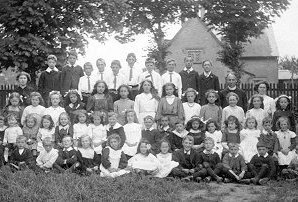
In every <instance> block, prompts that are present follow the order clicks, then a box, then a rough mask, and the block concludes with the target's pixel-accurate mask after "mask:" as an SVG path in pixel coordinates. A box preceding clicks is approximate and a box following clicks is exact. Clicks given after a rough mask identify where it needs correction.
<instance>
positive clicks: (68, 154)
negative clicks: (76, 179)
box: [53, 136, 78, 173]
mask: <svg viewBox="0 0 298 202" xmlns="http://www.w3.org/2000/svg"><path fill="white" fill-rule="evenodd" d="M62 145H63V149H61V150H59V152H58V158H57V160H56V162H55V163H54V165H53V168H55V169H57V170H58V171H59V172H61V173H63V172H65V171H71V172H72V171H74V170H75V168H76V167H78V161H77V151H76V150H74V148H73V147H72V137H70V136H64V137H63V138H62Z"/></svg>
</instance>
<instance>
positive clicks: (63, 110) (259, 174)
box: [0, 53, 298, 184]
mask: <svg viewBox="0 0 298 202" xmlns="http://www.w3.org/2000/svg"><path fill="white" fill-rule="evenodd" d="M76 59H77V55H76V54H75V53H71V54H70V55H69V58H68V61H69V65H67V66H65V67H63V69H62V71H59V70H58V69H57V68H56V67H55V65H56V61H57V58H56V57H55V56H53V55H50V56H49V57H48V59H47V64H48V68H47V69H46V70H45V71H43V72H42V73H41V75H40V77H39V83H38V91H33V92H30V89H29V87H28V86H26V83H27V81H28V80H29V78H30V77H29V75H28V74H27V73H25V72H21V73H20V74H19V76H18V78H17V79H18V81H19V83H20V87H19V88H21V90H22V92H19V93H18V92H13V93H11V94H10V96H9V100H8V105H7V106H6V107H5V108H4V109H3V110H2V113H1V114H2V115H1V116H0V141H1V142H0V143H1V146H0V165H4V164H6V165H9V166H10V168H11V169H12V170H13V171H17V170H23V169H26V168H29V169H32V170H34V171H35V172H58V173H64V172H77V173H80V174H91V173H97V174H99V175H100V176H102V177H111V178H114V177H118V176H121V175H125V174H129V173H136V174H139V175H150V176H153V177H159V178H165V177H167V178H181V179H182V180H184V181H191V180H194V181H197V182H200V181H206V182H209V181H211V180H215V181H217V182H222V181H224V182H241V183H247V184H249V183H254V184H265V183H267V182H268V181H269V180H272V179H277V177H278V176H281V177H283V178H296V177H298V146H297V147H296V145H297V144H296V139H297V138H296V134H295V120H294V123H293V121H292V119H290V118H289V117H290V115H291V113H292V112H291V100H290V98H289V97H288V96H286V95H281V96H279V97H278V99H277V100H276V112H274V113H273V114H271V115H270V114H268V113H267V112H266V111H264V110H263V97H262V96H260V95H258V94H256V95H254V96H252V98H251V99H250V101H249V106H248V108H249V110H248V111H247V112H246V113H245V111H244V110H243V108H242V107H240V106H237V103H238V101H239V96H238V95H237V94H236V93H234V92H230V93H228V94H227V95H226V97H225V102H227V104H228V106H226V107H224V108H223V109H222V108H221V107H219V106H218V105H217V104H216V103H217V101H218V99H219V94H218V92H217V91H216V90H212V89H209V90H207V91H206V93H205V100H204V102H202V100H201V103H205V104H204V105H203V106H202V107H201V105H200V104H198V103H197V101H198V100H197V98H198V97H200V98H201V97H202V96H200V94H199V93H198V92H197V91H196V90H195V89H193V88H187V89H185V90H182V81H181V77H180V76H178V75H179V74H178V73H176V72H174V68H175V60H173V59H170V60H168V61H167V68H168V71H167V72H166V73H165V74H163V75H162V76H160V75H159V73H157V72H155V70H154V61H153V60H151V59H148V60H146V62H145V66H146V71H144V72H143V71H140V70H139V71H133V70H135V69H133V68H132V67H131V66H132V65H133V64H134V63H135V62H136V57H135V55H134V54H133V53H130V54H128V57H127V62H128V64H129V66H130V67H129V68H126V69H122V67H121V64H120V62H119V61H118V60H114V61H113V62H112V63H111V70H112V71H111V72H108V71H107V70H106V68H105V67H106V64H105V61H104V60H103V59H98V60H97V63H96V64H97V67H98V71H97V72H94V71H93V67H92V64H91V63H89V62H87V63H85V64H84V67H83V69H82V68H81V67H80V66H76V65H75V62H76ZM187 59H189V58H187ZM187 59H186V60H187ZM190 59H191V58H190ZM186 62H187V61H186ZM120 69H121V70H122V71H120ZM83 70H84V72H83ZM31 91H32V90H31ZM21 94H22V95H21ZM160 97H161V98H160ZM201 99H202V98H201ZM44 101H48V103H45V102H44ZM182 101H184V102H182ZM291 117H293V116H292V115H291ZM273 130H274V131H273Z"/></svg>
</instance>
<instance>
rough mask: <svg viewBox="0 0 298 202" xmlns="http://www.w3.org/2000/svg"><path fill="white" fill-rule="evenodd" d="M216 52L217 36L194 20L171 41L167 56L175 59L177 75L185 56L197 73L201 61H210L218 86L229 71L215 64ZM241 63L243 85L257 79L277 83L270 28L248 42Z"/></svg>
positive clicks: (274, 47)
mask: <svg viewBox="0 0 298 202" xmlns="http://www.w3.org/2000/svg"><path fill="white" fill-rule="evenodd" d="M219 50H221V41H220V40H219V37H217V36H216V35H215V34H214V33H213V32H212V31H211V30H210V28H209V27H208V26H206V24H205V23H204V22H203V21H202V20H201V19H199V18H193V19H189V20H188V21H187V22H185V23H184V24H183V25H182V28H181V29H180V30H179V31H178V32H177V34H176V35H175V36H174V38H173V39H172V40H171V41H170V46H169V48H168V51H169V52H170V53H169V55H168V57H171V58H174V59H175V60H176V62H177V69H176V71H178V72H179V71H181V70H182V69H183V68H184V62H183V60H184V57H185V56H186V55H192V56H193V58H194V69H195V70H196V71H198V72H199V73H200V74H201V73H202V72H203V69H202V64H201V63H202V61H203V60H205V59H209V60H211V61H212V63H213V72H214V73H215V74H216V75H218V76H219V80H220V83H224V82H225V80H224V76H225V75H226V74H227V73H228V72H229V71H230V69H228V68H227V67H226V66H225V65H223V64H222V63H221V62H219V61H217V57H218V54H217V53H218V51H219ZM242 61H243V62H244V63H245V69H244V70H245V72H244V75H243V76H242V83H251V82H257V81H259V80H267V81H268V82H274V83H277V81H278V50H277V45H276V42H275V38H274V34H273V30H272V28H271V27H269V28H268V29H265V30H264V31H263V34H262V35H261V36H260V37H258V38H254V39H251V43H250V44H247V46H246V47H245V52H244V54H243V57H242Z"/></svg>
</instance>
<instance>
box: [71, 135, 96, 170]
mask: <svg viewBox="0 0 298 202" xmlns="http://www.w3.org/2000/svg"><path fill="white" fill-rule="evenodd" d="M80 146H81V147H79V149H78V154H77V155H78V156H77V157H78V161H79V163H80V166H79V169H80V171H81V172H82V174H87V175H88V174H91V173H98V172H99V165H100V162H101V159H100V156H99V155H98V154H96V153H95V151H94V149H93V148H92V141H91V137H90V136H89V135H83V136H82V137H81V141H80Z"/></svg>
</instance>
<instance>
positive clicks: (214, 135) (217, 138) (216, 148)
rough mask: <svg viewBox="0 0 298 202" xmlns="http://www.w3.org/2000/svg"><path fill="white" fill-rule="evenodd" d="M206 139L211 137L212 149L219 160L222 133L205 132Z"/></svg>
mask: <svg viewBox="0 0 298 202" xmlns="http://www.w3.org/2000/svg"><path fill="white" fill-rule="evenodd" d="M205 135H206V137H211V138H212V139H213V140H214V148H213V151H214V152H216V153H217V154H218V155H219V157H220V158H221V155H222V150H223V146H222V144H221V140H222V132H221V131H220V130H216V131H214V133H209V132H208V131H206V133H205Z"/></svg>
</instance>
